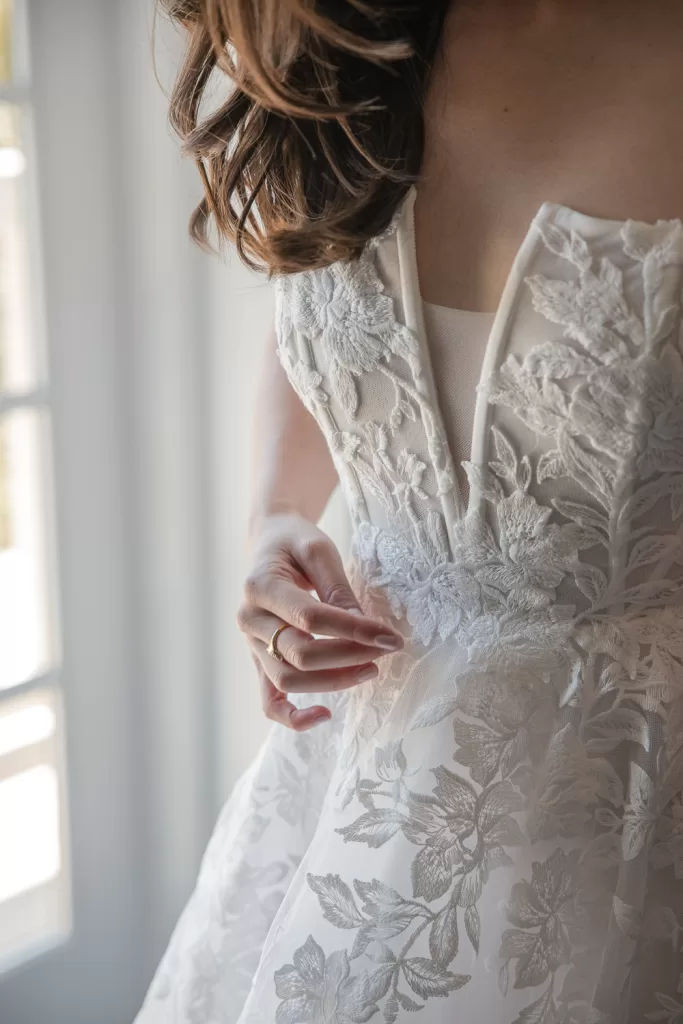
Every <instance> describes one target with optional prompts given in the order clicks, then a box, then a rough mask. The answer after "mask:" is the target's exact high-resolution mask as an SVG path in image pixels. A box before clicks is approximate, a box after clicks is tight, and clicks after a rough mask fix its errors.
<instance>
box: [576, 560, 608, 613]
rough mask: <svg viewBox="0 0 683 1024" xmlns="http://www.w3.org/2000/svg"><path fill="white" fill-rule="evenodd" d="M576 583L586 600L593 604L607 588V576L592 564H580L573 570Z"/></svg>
mask: <svg viewBox="0 0 683 1024" xmlns="http://www.w3.org/2000/svg"><path fill="white" fill-rule="evenodd" d="M574 579H575V580H576V585H577V587H578V588H579V590H580V591H581V593H582V594H585V596H586V597H587V598H588V600H589V601H590V602H591V603H592V604H595V603H596V602H598V601H599V600H600V599H601V598H602V596H603V595H604V593H605V591H606V590H607V577H606V576H605V574H604V572H602V570H601V569H598V568H597V567H596V566H594V565H582V566H581V567H580V568H579V569H576V570H575V572H574Z"/></svg>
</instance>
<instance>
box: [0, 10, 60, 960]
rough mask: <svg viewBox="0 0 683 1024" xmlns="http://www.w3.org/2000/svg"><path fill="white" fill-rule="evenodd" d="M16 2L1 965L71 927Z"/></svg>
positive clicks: (3, 592)
mask: <svg viewBox="0 0 683 1024" xmlns="http://www.w3.org/2000/svg"><path fill="white" fill-rule="evenodd" d="M34 170H35V161H34V158H33V148H32V128H31V88H30V74H29V61H28V54H27V45H26V31H25V10H24V7H23V4H22V2H21V0H0V835H1V836H2V844H0V970H3V969H6V968H7V966H9V965H12V964H14V963H16V962H18V961H21V960H24V959H26V957H28V956H30V955H32V954H33V953H34V952H36V951H38V950H41V949H44V948H45V947H46V946H49V945H53V944H54V943H55V942H58V941H60V939H62V938H63V937H64V936H65V935H67V934H68V932H69V928H70V897H69V870H68V857H67V841H66V837H67V829H66V806H65V805H66V800H65V786H64V756H63V718H62V704H61V690H60V677H59V642H58V633H59V630H58V621H57V609H56V600H55V586H54V579H55V573H54V551H53V541H52V522H51V517H52V495H51V472H50V470H51V457H50V396H49V386H48V374H47V370H46V365H45V357H44V349H43V344H42V342H43V337H42V334H43V331H42V315H41V311H42V299H41V283H40V282H41V275H40V260H39V231H38V218H37V210H36V206H37V204H36V190H35V187H34Z"/></svg>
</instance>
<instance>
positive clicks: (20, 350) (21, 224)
mask: <svg viewBox="0 0 683 1024" xmlns="http://www.w3.org/2000/svg"><path fill="white" fill-rule="evenodd" d="M1 2H2V0H0V3H1ZM24 134H25V133H24V131H23V128H22V113H21V111H20V109H19V108H18V107H16V106H13V105H12V104H9V103H0V392H2V391H10V392H12V391H14V392H16V391H28V390H29V389H31V388H33V387H35V385H36V383H37V376H38V367H37V359H36V352H37V346H36V333H37V332H36V325H35V323H33V322H32V319H31V310H32V309H34V308H35V307H36V301H35V300H36V296H35V288H32V287H31V277H32V275H31V269H32V268H31V259H30V246H29V225H30V216H29V214H30V203H29V190H28V183H27V177H26V156H25V146H24V140H23V136H24ZM31 297H33V301H31Z"/></svg>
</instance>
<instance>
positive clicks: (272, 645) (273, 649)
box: [266, 622, 289, 661]
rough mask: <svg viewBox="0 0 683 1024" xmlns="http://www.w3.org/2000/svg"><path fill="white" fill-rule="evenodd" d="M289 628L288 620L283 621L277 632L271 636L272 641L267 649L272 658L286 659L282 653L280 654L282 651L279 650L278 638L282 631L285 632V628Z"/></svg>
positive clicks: (277, 659)
mask: <svg viewBox="0 0 683 1024" xmlns="http://www.w3.org/2000/svg"><path fill="white" fill-rule="evenodd" d="M288 628H289V623H288V622H283V623H282V625H281V626H278V627H277V629H276V630H275V632H274V633H273V635H272V636H271V638H270V643H269V644H268V647H267V648H266V651H267V652H268V654H269V655H270V656H271V658H275V660H276V661H284V660H285V659H284V658H283V657H282V655H281V654H280V652H279V650H278V648H277V638H278V637H279V635H280V633H282V632H283V630H285V629H288Z"/></svg>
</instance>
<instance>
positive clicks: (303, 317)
mask: <svg viewBox="0 0 683 1024" xmlns="http://www.w3.org/2000/svg"><path fill="white" fill-rule="evenodd" d="M297 285H298V286H297V287H295V288H293V289H292V292H291V322H292V325H293V327H294V328H295V329H296V330H298V331H300V332H301V334H302V335H303V336H304V337H305V338H307V339H308V340H309V341H310V342H311V343H312V344H314V345H320V346H321V348H322V351H323V354H324V361H325V362H326V365H327V373H328V375H329V379H330V386H331V388H332V391H333V393H334V395H335V397H336V398H337V400H338V401H339V402H340V404H341V406H342V408H343V409H344V411H345V412H346V413H347V414H348V415H349V416H354V415H355V412H356V409H357V405H358V394H357V389H356V385H355V382H354V379H353V377H354V376H358V375H360V374H363V373H369V372H370V371H372V370H375V369H377V366H378V365H379V363H380V361H381V360H384V359H386V358H387V357H388V356H389V354H390V353H393V354H394V355H397V356H400V357H402V358H403V359H410V358H412V357H413V356H415V355H416V353H417V339H416V338H415V336H414V335H413V333H412V332H411V331H410V330H408V328H407V327H405V326H404V325H403V324H401V323H399V322H398V320H397V319H396V317H395V314H394V303H393V299H392V298H391V297H390V296H389V295H386V294H385V293H384V289H383V286H382V282H381V281H380V279H379V276H378V275H377V273H376V271H375V268H374V265H373V263H372V260H371V259H369V258H368V257H363V258H361V259H359V260H354V261H349V262H345V263H335V264H333V265H332V266H330V267H323V268H322V269H320V270H313V271H308V272H306V273H304V274H301V275H299V276H298V277H297Z"/></svg>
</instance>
